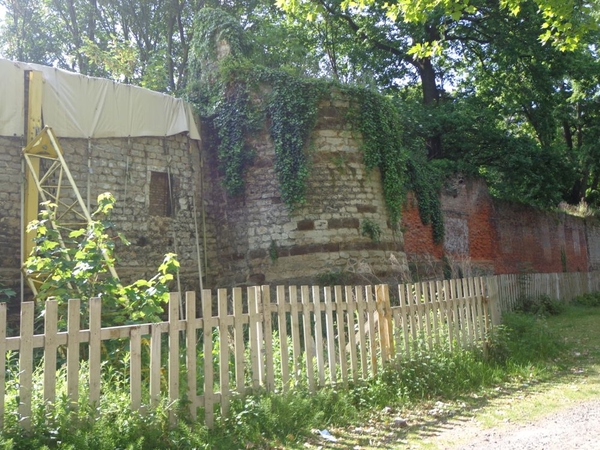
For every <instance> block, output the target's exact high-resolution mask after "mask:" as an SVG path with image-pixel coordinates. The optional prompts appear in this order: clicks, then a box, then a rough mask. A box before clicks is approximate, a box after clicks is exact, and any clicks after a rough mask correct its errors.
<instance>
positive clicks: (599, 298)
mask: <svg viewBox="0 0 600 450" xmlns="http://www.w3.org/2000/svg"><path fill="white" fill-rule="evenodd" d="M572 304H573V305H574V306H587V307H596V306H600V292H594V293H588V294H583V295H580V296H578V297H575V298H574V299H573V300H572Z"/></svg>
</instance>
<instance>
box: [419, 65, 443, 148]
mask: <svg viewBox="0 0 600 450" xmlns="http://www.w3.org/2000/svg"><path fill="white" fill-rule="evenodd" d="M417 62H418V69H419V77H420V78H421V89H422V91H423V104H424V105H425V106H432V107H434V106H437V104H438V103H439V101H440V91H439V89H438V87H437V84H436V77H435V69H434V68H433V64H432V63H431V58H421V59H419V60H418V61H417ZM425 145H426V146H427V158H428V159H439V158H442V157H443V156H444V151H443V147H442V136H441V135H440V134H436V135H434V136H431V137H429V138H427V141H426V142H425Z"/></svg>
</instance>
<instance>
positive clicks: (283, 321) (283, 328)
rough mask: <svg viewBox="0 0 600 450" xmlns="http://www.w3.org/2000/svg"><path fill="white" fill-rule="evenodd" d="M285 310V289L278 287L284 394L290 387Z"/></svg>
mask: <svg viewBox="0 0 600 450" xmlns="http://www.w3.org/2000/svg"><path fill="white" fill-rule="evenodd" d="M285 310H286V308H285V287H284V286H277V327H278V330H279V355H280V360H281V383H282V389H283V392H286V391H287V390H288V389H289V385H290V366H289V353H288V342H287V320H286V312H285Z"/></svg>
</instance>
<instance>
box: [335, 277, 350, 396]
mask: <svg viewBox="0 0 600 450" xmlns="http://www.w3.org/2000/svg"><path fill="white" fill-rule="evenodd" d="M334 291H335V307H336V318H337V336H338V339H337V340H338V345H337V348H338V349H339V357H340V358H339V362H340V372H341V376H342V383H343V384H344V385H346V384H347V383H348V359H347V356H346V326H345V321H344V309H343V304H344V296H343V294H342V292H343V291H342V286H335V288H334Z"/></svg>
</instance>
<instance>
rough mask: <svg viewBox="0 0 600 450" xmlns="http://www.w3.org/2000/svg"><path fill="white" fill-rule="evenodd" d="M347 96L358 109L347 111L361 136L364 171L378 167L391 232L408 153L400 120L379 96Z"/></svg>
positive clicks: (399, 205) (398, 208)
mask: <svg viewBox="0 0 600 450" xmlns="http://www.w3.org/2000/svg"><path fill="white" fill-rule="evenodd" d="M349 94H350V95H351V96H352V97H354V98H355V99H356V100H357V101H358V110H356V111H352V112H351V114H350V119H351V120H352V122H353V123H354V126H355V127H356V128H357V129H358V130H359V131H360V132H361V134H362V138H363V151H364V161H365V165H366V166H367V168H368V169H373V168H375V167H378V168H379V170H380V172H381V178H382V183H383V195H384V197H385V204H386V207H387V210H388V214H389V216H390V222H391V224H392V227H393V228H394V229H395V227H396V226H397V224H398V222H399V221H400V214H401V212H402V204H403V203H404V200H405V198H406V161H407V157H408V152H407V151H406V149H405V148H404V146H403V140H402V128H401V126H402V125H401V124H402V120H401V117H400V115H399V114H398V110H397V109H396V108H395V107H394V105H393V104H392V102H391V101H390V100H389V99H388V98H387V97H385V96H383V95H381V94H379V93H376V92H373V91H370V90H367V89H352V90H350V91H349Z"/></svg>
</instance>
